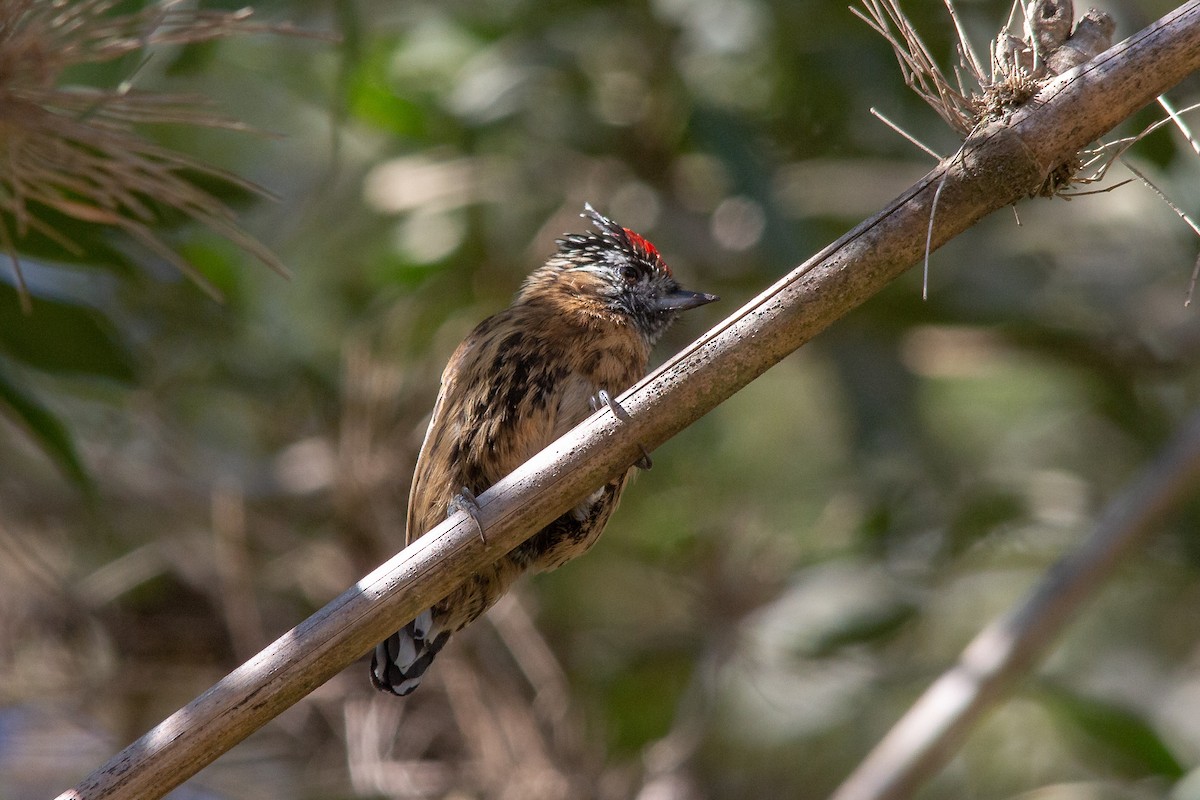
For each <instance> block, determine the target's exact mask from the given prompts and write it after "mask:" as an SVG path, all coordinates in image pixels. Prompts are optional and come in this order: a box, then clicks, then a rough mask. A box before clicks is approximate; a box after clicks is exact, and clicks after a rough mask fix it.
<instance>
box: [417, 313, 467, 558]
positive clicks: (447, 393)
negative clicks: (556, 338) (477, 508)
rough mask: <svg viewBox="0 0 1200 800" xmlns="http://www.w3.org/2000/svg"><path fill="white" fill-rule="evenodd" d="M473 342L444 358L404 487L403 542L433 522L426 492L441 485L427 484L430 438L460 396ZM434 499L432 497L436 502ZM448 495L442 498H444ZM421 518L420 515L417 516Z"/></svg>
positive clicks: (441, 427) (442, 426)
mask: <svg viewBox="0 0 1200 800" xmlns="http://www.w3.org/2000/svg"><path fill="white" fill-rule="evenodd" d="M476 344H477V339H476V337H475V336H474V335H472V336H469V337H467V338H466V339H465V340H463V342H462V343H461V344H459V346H458V348H457V349H456V350H455V351H454V354H453V355H452V356H450V361H449V362H447V364H446V368H445V369H444V370H443V371H442V381H441V388H440V389H439V390H438V396H437V400H436V401H434V404H433V414H432V415H430V418H429V427H428V428H427V429H426V430H425V439H424V441H422V442H421V452H420V453H419V454H418V455H417V466H416V469H415V470H414V471H413V479H412V486H411V488H410V489H409V491H408V517H407V519H406V520H405V536H404V544H405V546H407V545H410V544H412V543H413V542H414V541H415V540H416V539H418V538H419V537H420V536H421V535H422V534H424V533H427V532H428V528H427V527H426V525H425V523H426V522H428V523H429V524H430V525H433V524H436V521H437V520H438V517H437V516H433V518H432V519H430V518H429V517H430V511H429V509H428V508H427V507H428V505H429V498H428V497H427V495H428V494H429V492H431V491H432V492H433V493H434V494H435V495H436V494H439V493H440V492H439V490H441V489H442V487H439V486H433V485H431V481H433V480H435V477H434V475H433V474H432V473H433V472H435V470H433V469H432V464H431V462H432V461H433V460H434V458H435V456H434V454H433V450H434V446H435V443H434V439H436V438H437V434H438V432H441V431H444V430H445V427H446V422H445V416H446V414H447V413H448V409H449V408H450V407H452V406H455V405H457V403H458V402H459V400H460V395H461V393H462V389H463V387H462V386H461V381H459V376H460V375H461V374H462V367H463V362H464V361H465V360H467V357H468V356H467V353H468V351H470V350H472V349H473V348H474V347H475V346H476ZM436 501H437V499H434V502H436ZM448 501H449V498H445V502H448ZM445 502H443V503H442V513H443V514H444V513H445ZM420 518H424V519H420Z"/></svg>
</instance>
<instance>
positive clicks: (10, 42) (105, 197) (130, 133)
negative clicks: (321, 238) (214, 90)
mask: <svg viewBox="0 0 1200 800" xmlns="http://www.w3.org/2000/svg"><path fill="white" fill-rule="evenodd" d="M178 5H179V4H178V2H175V1H174V0H165V2H161V3H158V4H155V5H151V6H149V7H147V8H144V9H142V10H140V11H136V12H132V13H116V12H114V11H113V8H114V6H116V1H115V0H0V157H2V158H3V159H4V168H3V170H0V212H2V213H3V214H4V216H5V217H6V218H7V219H9V220H11V224H12V225H13V226H14V227H15V231H10V230H9V228H8V225H7V224H4V223H0V245H2V246H3V247H4V248H5V249H6V250H7V251H8V253H9V255H10V259H11V261H12V265H13V268H14V270H15V272H16V279H17V284H18V287H19V290H20V292H21V297H22V301H23V302H24V303H26V305H28V301H29V298H28V292H27V290H26V288H25V285H24V281H23V278H22V276H21V271H20V264H19V261H18V259H17V256H16V249H15V248H16V240H17V239H19V238H20V237H23V236H25V235H26V234H27V233H28V232H30V231H36V232H38V233H41V234H43V235H45V236H47V237H49V238H51V239H52V240H54V241H56V242H57V243H59V244H60V245H61V246H63V247H66V248H67V249H68V250H69V251H73V252H78V249H79V248H78V247H75V246H73V245H72V244H71V242H70V241H69V240H68V239H67V237H65V236H63V235H62V234H61V233H60V232H57V231H55V230H54V229H52V228H51V227H50V226H49V225H47V224H46V223H44V222H42V221H40V220H39V219H38V213H39V208H45V209H51V210H53V211H56V212H58V213H60V214H63V215H65V216H67V217H70V218H73V219H76V220H80V221H82V222H86V223H93V224H97V225H104V226H109V227H113V228H118V229H120V230H122V231H124V232H125V233H127V234H128V235H129V236H131V237H132V238H133V239H135V240H137V241H138V242H140V243H141V244H142V245H144V246H146V247H148V248H149V249H151V250H152V251H153V252H154V253H155V254H157V255H158V256H160V257H162V258H164V259H166V260H167V261H169V262H170V263H172V264H173V265H175V266H176V267H177V268H179V269H180V270H181V271H183V272H184V273H185V274H187V275H189V276H190V277H192V278H193V279H194V280H195V281H196V282H197V283H198V284H199V285H200V286H201V287H203V288H204V289H205V290H206V291H208V292H209V293H210V294H212V295H213V296H214V297H218V296H219V293H218V292H217V291H216V289H215V288H214V287H212V286H211V285H210V284H208V282H207V281H205V280H204V278H203V276H201V275H200V274H199V273H197V272H196V271H195V270H194V269H193V268H192V267H191V266H190V265H189V264H188V263H187V261H186V260H185V259H184V258H183V257H181V256H180V255H179V254H178V253H176V252H175V251H173V250H172V249H171V248H170V247H168V246H167V244H166V243H165V242H164V241H163V240H162V239H161V238H160V236H159V235H158V234H157V233H156V232H155V227H156V226H157V225H158V224H159V223H160V222H161V219H160V214H159V213H158V212H157V211H156V208H166V209H173V210H174V211H176V212H181V213H183V214H184V215H186V216H188V217H190V218H191V219H193V220H195V221H197V222H199V223H201V224H203V225H205V226H206V227H208V228H209V229H210V230H212V231H214V232H216V233H218V234H219V235H221V236H223V237H225V238H227V239H229V240H230V241H232V242H234V243H235V244H237V245H238V246H239V247H241V248H242V249H244V250H246V251H247V252H249V253H251V254H253V255H254V256H255V257H256V258H258V259H259V260H260V261H262V262H263V263H265V264H267V265H268V266H269V267H271V268H272V269H274V270H276V271H277V272H279V273H281V274H286V272H287V271H286V268H285V267H284V266H283V265H282V264H281V263H280V262H279V260H278V259H277V258H276V257H275V256H274V255H273V254H272V253H271V252H270V251H269V250H268V249H267V248H266V247H265V246H264V245H262V244H261V243H259V242H258V241H257V240H256V239H255V238H254V237H252V236H251V235H250V234H248V233H246V232H245V231H244V230H242V229H241V228H240V227H239V226H238V225H237V223H236V220H235V217H234V214H233V212H232V211H231V210H230V209H229V208H228V207H227V206H225V205H224V203H222V202H221V201H220V200H219V199H217V198H216V197H214V196H213V195H212V194H210V193H209V192H207V191H205V190H204V189H201V188H200V187H199V186H197V185H196V183H194V182H193V180H191V179H189V176H209V177H215V178H217V179H219V180H220V181H223V182H226V183H227V184H230V185H232V186H236V187H239V188H241V189H243V190H247V191H250V192H254V193H256V194H260V195H265V194H266V192H265V191H264V190H262V189H261V188H260V187H258V186H256V185H254V184H252V183H250V182H249V181H245V180H243V179H241V178H238V177H237V176H236V175H233V174H232V173H229V172H227V171H225V170H221V169H217V168H214V167H211V166H208V165H206V164H204V163H203V162H201V161H200V160H198V159H195V158H192V157H190V156H187V155H184V154H181V153H178V152H175V151H173V150H170V149H167V148H164V147H161V146H159V145H156V144H154V143H153V142H151V141H149V140H148V139H146V138H145V137H144V136H142V135H141V134H140V133H139V132H138V131H137V126H138V125H143V124H163V123H165V124H177V125H190V126H196V127H203V128H223V129H228V130H242V131H244V130H249V129H248V128H247V127H246V126H245V125H242V124H241V123H238V122H236V121H233V120H230V119H227V118H225V117H222V116H220V115H219V114H216V113H215V112H214V111H213V110H212V108H211V105H210V104H209V103H208V102H207V101H206V100H205V99H204V98H198V97H194V96H188V95H175V94H154V93H141V92H138V91H135V90H133V89H132V87H131V86H130V85H129V83H128V82H126V83H124V84H122V85H121V86H119V87H117V88H116V89H113V90H102V89H94V88H83V87H77V86H64V85H62V75H63V73H64V71H65V70H67V69H68V68H70V67H76V66H79V65H84V64H97V63H103V62H108V61H113V60H115V59H118V58H121V57H123V56H126V55H128V54H130V53H137V52H145V51H147V50H148V49H149V48H152V47H154V46H156V45H169V44H189V43H197V42H205V41H211V40H214V39H219V38H222V37H226V36H229V35H232V34H235V33H246V32H261V31H281V30H285V29H283V28H281V27H279V26H270V25H263V24H255V23H251V22H250V21H249V20H250V17H251V13H252V12H251V10H250V9H242V10H240V11H234V12H223V11H201V10H196V9H188V8H180V7H178Z"/></svg>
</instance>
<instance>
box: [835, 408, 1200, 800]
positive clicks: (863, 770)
mask: <svg viewBox="0 0 1200 800" xmlns="http://www.w3.org/2000/svg"><path fill="white" fill-rule="evenodd" d="M1198 487H1200V414H1197V415H1193V416H1192V417H1191V419H1189V420H1188V421H1187V422H1186V424H1185V426H1184V427H1183V429H1182V430H1180V431H1179V432H1178V433H1177V434H1176V435H1175V436H1173V437H1172V439H1171V441H1169V442H1168V443H1167V446H1166V447H1165V448H1164V450H1163V451H1162V452H1161V453H1160V454H1159V455H1158V456H1157V457H1156V458H1155V459H1154V460H1153V461H1152V462H1151V463H1150V464H1149V465H1148V466H1147V467H1146V469H1145V470H1144V471H1143V472H1142V474H1141V475H1139V476H1138V477H1137V479H1136V480H1135V481H1133V482H1131V483H1130V484H1129V485H1128V486H1127V487H1126V488H1124V489H1123V490H1122V491H1121V492H1120V493H1119V494H1117V496H1116V497H1114V498H1113V500H1112V501H1111V502H1110V503H1109V504H1108V505H1107V506H1106V507H1105V509H1104V511H1103V512H1102V513H1101V514H1100V517H1099V519H1097V521H1096V526H1095V527H1094V528H1093V529H1092V532H1091V533H1090V534H1089V535H1088V538H1087V539H1086V540H1085V541H1084V542H1082V543H1081V544H1080V546H1079V548H1078V549H1076V550H1074V551H1072V552H1071V553H1070V554H1068V555H1067V556H1065V557H1064V558H1062V559H1061V560H1060V561H1058V562H1057V563H1056V564H1054V565H1053V566H1052V567H1051V568H1050V569H1049V570H1048V571H1047V572H1046V574H1045V576H1044V577H1043V578H1042V579H1041V580H1040V581H1039V582H1038V584H1037V585H1036V586H1035V587H1033V589H1031V591H1030V593H1029V594H1028V595H1027V596H1026V598H1025V599H1024V600H1023V601H1022V602H1021V604H1020V605H1019V606H1017V607H1015V608H1013V609H1012V610H1011V611H1009V612H1008V613H1006V614H1005V615H1004V616H1002V617H1001V618H999V619H997V620H995V621H993V622H992V623H991V624H990V625H988V626H987V627H986V628H985V629H984V630H983V631H981V632H980V634H979V635H978V636H976V637H975V638H974V639H973V640H971V643H970V645H968V646H967V649H966V650H965V651H964V652H963V654H962V656H961V657H960V658H959V660H958V663H957V664H955V666H954V667H953V668H951V669H950V670H948V671H947V672H945V673H944V674H943V675H941V676H940V677H939V678H938V679H937V680H936V681H935V682H934V683H933V685H931V686H930V687H929V689H927V690H926V691H925V693H924V694H922V695H921V698H920V699H919V700H918V701H917V702H916V704H914V705H913V707H912V708H911V709H909V710H908V712H906V713H905V715H904V717H903V718H902V719H901V720H900V721H899V722H898V723H897V724H896V726H895V727H894V728H892V730H891V731H889V732H888V735H887V736H886V737H884V739H883V741H881V742H880V743H879V745H878V746H876V748H875V749H874V750H872V751H871V753H870V755H868V756H867V758H866V760H865V761H863V763H862V764H861V765H859V766H858V767H857V768H856V769H855V771H854V773H853V774H852V775H851V776H850V777H849V778H847V779H846V782H845V783H843V784H842V785H841V787H839V788H838V790H837V791H836V792H835V793H834V794H833V800H884V798H886V799H887V800H898V799H899V798H906V797H912V796H913V795H914V794H915V793H916V792H917V790H918V789H919V788H920V787H921V785H922V784H924V783H925V782H926V781H928V780H929V778H930V777H931V776H933V775H934V774H935V773H936V772H937V771H938V770H939V769H941V768H942V767H943V766H944V765H945V764H946V762H947V761H949V760H950V758H951V757H952V756H953V755H954V752H955V750H957V749H958V747H959V746H960V745H961V743H962V741H963V739H965V738H966V736H967V735H968V733H969V732H970V730H971V728H972V727H974V726H975V725H976V724H977V723H978V721H979V718H980V717H981V716H982V715H983V714H984V713H986V712H987V711H988V710H989V709H991V708H992V707H993V706H995V705H996V704H997V703H998V702H1000V701H1001V700H1003V699H1004V697H1005V695H1006V694H1008V693H1009V691H1010V690H1011V688H1012V686H1013V685H1014V684H1015V683H1016V682H1017V681H1019V680H1022V679H1024V678H1026V677H1027V676H1028V673H1029V671H1030V670H1031V669H1032V668H1033V667H1034V666H1035V665H1036V664H1037V662H1038V661H1039V660H1040V659H1041V658H1042V656H1044V655H1045V653H1046V652H1047V650H1048V648H1049V647H1050V645H1051V644H1052V643H1053V641H1054V639H1055V638H1056V637H1057V636H1058V635H1059V634H1060V633H1061V632H1062V630H1063V628H1065V627H1066V626H1067V624H1068V623H1070V622H1071V620H1072V619H1073V618H1074V616H1075V615H1076V613H1077V612H1078V611H1079V609H1080V607H1081V606H1082V605H1083V604H1084V603H1085V602H1086V601H1088V600H1089V599H1091V598H1093V597H1094V596H1095V595H1096V594H1098V593H1099V592H1100V590H1101V589H1103V588H1104V587H1105V586H1106V585H1107V584H1108V582H1109V581H1110V580H1111V579H1112V577H1113V575H1114V574H1115V573H1116V572H1117V570H1118V569H1119V568H1121V567H1123V566H1125V565H1126V564H1127V562H1128V559H1129V558H1130V557H1131V556H1133V555H1135V554H1136V553H1137V551H1138V550H1139V549H1141V548H1143V547H1145V546H1146V544H1147V542H1148V540H1149V538H1150V537H1151V535H1152V534H1154V533H1155V532H1156V531H1157V530H1158V529H1159V526H1160V525H1161V523H1162V520H1163V518H1164V517H1166V516H1167V515H1168V514H1170V513H1172V512H1175V511H1178V510H1179V508H1180V507H1181V506H1182V505H1184V504H1185V503H1187V502H1188V501H1190V500H1193V499H1194V498H1195V497H1196V495H1197V491H1198Z"/></svg>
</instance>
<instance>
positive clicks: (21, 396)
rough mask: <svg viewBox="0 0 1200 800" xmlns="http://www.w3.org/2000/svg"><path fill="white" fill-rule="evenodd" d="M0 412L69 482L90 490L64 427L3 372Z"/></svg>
mask: <svg viewBox="0 0 1200 800" xmlns="http://www.w3.org/2000/svg"><path fill="white" fill-rule="evenodd" d="M0 412H3V413H5V414H7V415H8V416H9V417H11V418H12V419H13V421H15V422H16V423H17V424H18V425H20V426H21V427H22V428H24V429H25V430H26V432H28V433H29V435H30V436H31V437H33V438H34V439H35V440H36V441H37V443H38V445H40V446H41V448H42V450H43V451H44V452H45V453H46V455H47V456H49V457H50V459H51V460H52V461H53V462H54V463H55V464H56V465H57V466H58V468H59V469H61V470H62V471H63V473H64V474H65V475H66V476H67V478H69V479H70V481H71V482H72V483H74V484H75V485H76V486H78V487H79V488H80V489H83V490H84V491H85V492H90V491H91V490H92V479H91V477H90V476H89V475H88V474H87V470H85V469H84V466H83V462H82V461H80V459H79V454H78V453H77V452H76V451H75V443H74V441H72V439H71V434H70V433H69V432H68V431H67V428H66V426H65V425H63V424H62V422H61V421H60V420H59V419H58V417H56V416H55V415H54V414H53V413H52V412H51V411H50V410H49V409H47V408H46V407H45V406H44V405H42V404H41V403H40V402H39V401H38V400H37V399H36V398H35V397H33V396H32V395H30V394H28V393H27V392H25V391H24V390H23V389H22V388H21V387H19V386H18V385H17V384H16V383H14V382H13V381H11V380H9V378H8V376H6V375H5V374H4V373H3V372H0Z"/></svg>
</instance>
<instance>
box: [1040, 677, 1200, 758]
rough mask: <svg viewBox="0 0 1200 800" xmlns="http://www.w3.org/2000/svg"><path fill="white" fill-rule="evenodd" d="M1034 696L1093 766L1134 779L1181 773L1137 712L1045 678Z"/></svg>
mask: <svg viewBox="0 0 1200 800" xmlns="http://www.w3.org/2000/svg"><path fill="white" fill-rule="evenodd" d="M1037 697H1038V698H1039V699H1040V700H1041V701H1042V704H1043V706H1044V707H1045V708H1046V709H1047V710H1048V711H1049V712H1050V713H1051V714H1052V715H1053V716H1054V718H1055V719H1056V720H1057V721H1059V722H1061V723H1064V724H1065V725H1066V726H1067V729H1068V731H1069V732H1070V733H1072V734H1074V738H1075V740H1076V741H1077V743H1078V744H1079V745H1080V746H1079V750H1080V752H1081V754H1082V755H1084V756H1085V757H1087V758H1088V759H1089V761H1091V762H1092V763H1093V764H1095V765H1096V767H1097V768H1098V769H1104V770H1106V771H1115V772H1117V773H1119V774H1121V775H1124V776H1128V777H1134V778H1142V777H1146V776H1150V775H1160V776H1163V777H1166V778H1169V779H1171V780H1173V781H1174V780H1178V779H1179V778H1181V777H1183V774H1184V769H1183V766H1182V765H1181V764H1180V763H1179V761H1178V760H1176V758H1175V756H1174V755H1173V754H1172V753H1171V751H1170V749H1169V748H1168V747H1167V745H1166V743H1165V742H1163V740H1162V738H1160V737H1159V735H1158V734H1157V733H1156V732H1155V730H1154V728H1153V727H1151V725H1150V724H1149V723H1148V722H1146V720H1145V719H1144V718H1143V717H1142V716H1141V715H1140V714H1139V713H1138V712H1136V711H1133V710H1131V709H1129V708H1123V707H1121V706H1117V705H1114V704H1112V703H1109V702H1107V701H1105V700H1102V699H1100V698H1097V697H1089V696H1087V695H1082V694H1078V693H1076V692H1075V691H1073V690H1071V689H1069V688H1067V687H1064V686H1058V685H1054V684H1048V683H1047V684H1043V685H1042V686H1041V687H1040V689H1039V691H1038V692H1037Z"/></svg>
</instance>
